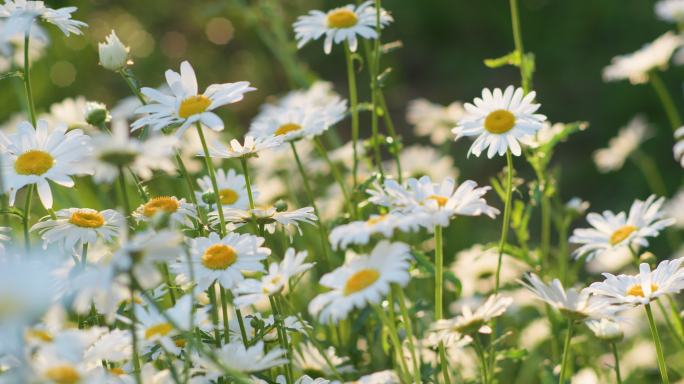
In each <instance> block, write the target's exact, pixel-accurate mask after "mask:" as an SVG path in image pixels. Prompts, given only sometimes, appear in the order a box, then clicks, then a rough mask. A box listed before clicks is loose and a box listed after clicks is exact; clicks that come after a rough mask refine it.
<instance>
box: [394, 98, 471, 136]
mask: <svg viewBox="0 0 684 384" xmlns="http://www.w3.org/2000/svg"><path fill="white" fill-rule="evenodd" d="M464 113H465V110H464V109H463V104H461V103H459V102H457V101H455V102H453V103H451V104H449V105H447V106H444V105H439V104H435V103H432V102H430V101H429V100H426V99H416V100H412V101H410V102H409V104H408V110H407V111H406V121H408V122H409V124H412V125H413V126H414V129H413V131H414V133H415V134H416V135H417V136H430V141H431V142H432V144H435V145H440V144H443V143H446V142H447V140H449V139H450V138H451V129H452V128H453V127H454V126H456V125H458V121H459V120H461V118H462V117H463V114H464Z"/></svg>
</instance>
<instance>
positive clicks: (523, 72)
mask: <svg viewBox="0 0 684 384" xmlns="http://www.w3.org/2000/svg"><path fill="white" fill-rule="evenodd" d="M510 7H511V25H512V27H513V41H514V43H515V50H516V51H517V52H518V55H520V78H521V80H522V88H523V92H524V93H527V92H529V91H530V79H528V78H527V68H526V65H527V63H526V61H525V48H523V41H522V32H521V31H520V16H519V15H518V0H510Z"/></svg>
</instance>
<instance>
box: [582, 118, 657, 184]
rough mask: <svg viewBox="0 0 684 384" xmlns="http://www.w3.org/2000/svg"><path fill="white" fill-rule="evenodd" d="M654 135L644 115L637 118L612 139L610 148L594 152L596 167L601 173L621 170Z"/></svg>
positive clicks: (609, 144) (609, 143)
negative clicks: (642, 144)
mask: <svg viewBox="0 0 684 384" xmlns="http://www.w3.org/2000/svg"><path fill="white" fill-rule="evenodd" d="M652 134H653V132H652V129H651V128H650V126H649V124H648V121H646V119H645V118H644V117H643V116H642V115H637V116H635V117H634V118H633V119H632V120H630V122H629V123H628V124H627V126H626V127H624V128H622V129H620V132H619V133H618V135H617V136H616V137H614V138H612V139H610V141H609V142H608V148H603V149H599V150H598V151H596V152H594V155H593V157H594V162H595V163H596V167H597V168H598V169H599V171H601V172H610V171H617V170H619V169H620V168H622V165H623V164H624V163H625V160H627V158H628V157H629V156H630V155H631V154H632V152H634V151H635V150H636V149H638V148H639V145H641V143H643V142H644V141H646V140H647V139H648V138H649V137H651V136H652Z"/></svg>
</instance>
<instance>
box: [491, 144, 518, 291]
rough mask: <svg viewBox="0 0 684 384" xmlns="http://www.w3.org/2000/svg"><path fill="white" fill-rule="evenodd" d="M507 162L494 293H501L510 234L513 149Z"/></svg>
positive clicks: (507, 156) (507, 153)
mask: <svg viewBox="0 0 684 384" xmlns="http://www.w3.org/2000/svg"><path fill="white" fill-rule="evenodd" d="M506 164H507V165H508V175H507V177H506V201H505V202H504V204H505V205H504V217H503V223H502V225H501V239H500V240H499V258H498V260H497V263H496V280H495V285H494V294H497V293H499V278H500V275H501V262H502V258H503V252H504V246H505V245H506V236H507V235H508V227H509V226H510V221H511V197H512V194H513V159H512V157H511V150H510V149H509V150H507V151H506Z"/></svg>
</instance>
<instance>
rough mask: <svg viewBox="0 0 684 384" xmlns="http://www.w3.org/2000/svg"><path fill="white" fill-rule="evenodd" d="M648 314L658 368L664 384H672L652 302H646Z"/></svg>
mask: <svg viewBox="0 0 684 384" xmlns="http://www.w3.org/2000/svg"><path fill="white" fill-rule="evenodd" d="M644 307H645V308H646V316H647V317H648V325H649V326H650V327H651V335H652V336H653V343H654V344H655V348H656V355H657V357H658V369H659V370H660V376H661V378H662V379H663V383H664V384H670V379H669V378H668V377H667V364H665V355H664V354H663V346H662V345H661V343H660V336H659V335H658V327H656V324H655V320H653V311H652V310H651V304H650V303H649V304H646V305H645V306H644Z"/></svg>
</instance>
